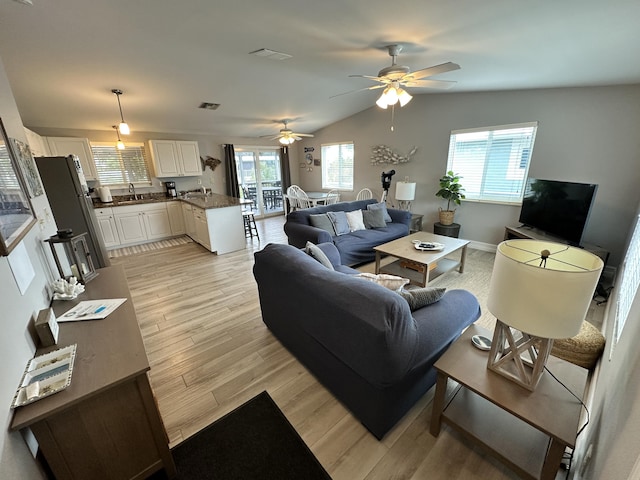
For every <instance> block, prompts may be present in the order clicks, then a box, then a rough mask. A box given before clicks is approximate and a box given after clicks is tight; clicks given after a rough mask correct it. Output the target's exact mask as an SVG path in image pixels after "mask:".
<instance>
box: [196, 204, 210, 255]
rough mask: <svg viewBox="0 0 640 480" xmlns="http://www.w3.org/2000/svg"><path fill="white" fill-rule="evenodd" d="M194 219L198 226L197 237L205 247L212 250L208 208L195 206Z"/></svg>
mask: <svg viewBox="0 0 640 480" xmlns="http://www.w3.org/2000/svg"><path fill="white" fill-rule="evenodd" d="M193 219H194V222H195V227H196V237H197V238H198V240H197V242H198V243H199V244H200V245H202V246H203V247H206V249H207V250H211V239H210V238H209V225H208V223H207V212H206V210H203V209H202V208H197V207H193Z"/></svg>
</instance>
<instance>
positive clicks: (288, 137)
mask: <svg viewBox="0 0 640 480" xmlns="http://www.w3.org/2000/svg"><path fill="white" fill-rule="evenodd" d="M288 122H289V121H288V120H282V123H284V128H282V129H280V133H278V134H276V135H262V136H261V138H269V140H278V141H279V142H280V143H281V144H283V145H291V144H292V143H293V142H295V141H296V140H302V137H313V135H311V134H310V133H296V132H293V131H292V130H290V129H289V128H287V123H288Z"/></svg>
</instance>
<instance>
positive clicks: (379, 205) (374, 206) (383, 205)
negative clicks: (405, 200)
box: [367, 202, 393, 222]
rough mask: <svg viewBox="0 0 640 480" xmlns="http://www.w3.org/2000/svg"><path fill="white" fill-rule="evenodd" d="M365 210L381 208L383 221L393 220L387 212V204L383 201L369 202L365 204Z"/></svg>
mask: <svg viewBox="0 0 640 480" xmlns="http://www.w3.org/2000/svg"><path fill="white" fill-rule="evenodd" d="M367 210H382V212H383V215H384V221H385V222H392V221H393V220H392V219H391V216H390V215H389V212H387V204H386V203H384V202H380V203H371V204H369V205H367Z"/></svg>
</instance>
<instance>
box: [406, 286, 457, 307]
mask: <svg viewBox="0 0 640 480" xmlns="http://www.w3.org/2000/svg"><path fill="white" fill-rule="evenodd" d="M446 291H447V289H446V288H439V287H424V288H411V289H409V290H405V289H404V288H401V289H400V290H398V294H400V296H401V297H402V298H404V299H405V300H406V301H407V303H408V304H409V308H410V309H411V311H412V312H413V311H415V310H417V309H418V308H422V307H424V306H426V305H431V304H432V303H435V302H437V301H438V300H440V299H441V298H442V297H443V296H444V294H445V292H446Z"/></svg>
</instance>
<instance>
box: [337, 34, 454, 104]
mask: <svg viewBox="0 0 640 480" xmlns="http://www.w3.org/2000/svg"><path fill="white" fill-rule="evenodd" d="M386 48H387V49H388V51H389V55H390V56H391V58H392V60H391V65H390V66H388V67H385V68H383V69H382V70H380V71H379V72H378V76H376V77H374V76H372V75H349V76H350V77H360V78H367V79H369V80H373V81H374V82H378V85H373V86H371V87H365V88H361V89H360V90H355V92H360V91H362V90H376V89H379V88H384V91H383V92H382V95H380V98H378V100H377V101H376V104H377V105H378V106H379V107H380V108H385V109H386V108H387V107H389V106H392V105H395V104H397V103H398V102H399V103H400V106H401V107H404V106H405V105H406V104H407V103H409V101H411V99H412V98H413V97H412V96H411V95H410V94H409V93H408V92H407V91H406V90H405V88H407V87H417V88H434V89H447V88H451V87H452V86H453V85H455V83H456V82H452V81H448V80H428V79H427V78H428V77H433V76H435V75H439V74H441V73H446V72H451V71H453V70H459V69H460V65H458V64H456V63H452V62H447V63H442V64H440V65H435V66H433V67H427V68H423V69H421V70H416V71H415V72H412V71H411V69H410V68H409V67H407V66H404V65H398V64H397V63H396V62H397V59H398V54H399V53H400V52H401V51H402V45H397V44H396V45H387V47H386ZM347 93H354V92H347ZM341 95H344V94H341ZM336 96H337V95H336Z"/></svg>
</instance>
